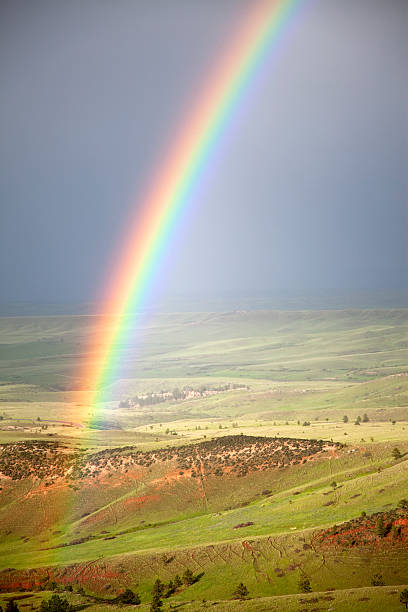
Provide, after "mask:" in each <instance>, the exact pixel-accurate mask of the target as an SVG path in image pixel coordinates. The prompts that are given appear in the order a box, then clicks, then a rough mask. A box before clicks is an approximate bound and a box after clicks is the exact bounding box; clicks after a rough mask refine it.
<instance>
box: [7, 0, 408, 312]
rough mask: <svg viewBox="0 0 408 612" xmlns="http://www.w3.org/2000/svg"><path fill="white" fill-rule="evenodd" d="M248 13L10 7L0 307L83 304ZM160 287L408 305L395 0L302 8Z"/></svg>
mask: <svg viewBox="0 0 408 612" xmlns="http://www.w3.org/2000/svg"><path fill="white" fill-rule="evenodd" d="M252 2H254V0H248V1H242V0H109V1H108V0H71V1H66V0H34V1H33V0H25V1H22V0H1V2H0V84H1V85H0V87H1V91H0V203H1V226H0V267H1V269H0V271H1V279H2V281H1V300H2V301H8V300H30V299H33V300H39V299H43V300H92V299H94V298H95V296H96V295H98V294H99V292H100V289H101V287H102V286H103V285H104V284H105V279H106V275H107V270H108V269H109V262H110V261H111V260H112V258H114V253H115V252H116V250H117V245H118V241H119V240H120V237H121V236H122V235H123V231H124V227H125V225H126V219H127V218H128V214H129V207H130V206H137V205H138V203H139V200H138V195H139V194H140V193H142V192H143V188H144V185H145V184H146V181H147V179H148V177H149V175H150V173H151V172H152V169H153V168H154V167H155V164H156V163H157V160H158V159H159V158H160V156H161V154H162V151H163V147H164V144H165V142H167V140H168V139H169V138H170V136H171V135H172V134H173V133H174V130H175V128H176V126H177V124H178V123H179V120H180V117H181V116H182V113H183V112H184V111H185V110H186V105H187V103H188V100H189V99H191V97H192V93H193V92H194V91H196V90H197V89H199V88H200V87H201V86H202V84H203V83H204V82H205V79H206V76H207V75H208V74H209V71H210V70H211V66H213V65H215V64H216V63H217V60H218V58H219V57H220V54H221V53H222V49H223V45H225V43H226V41H227V40H228V37H230V36H231V34H232V32H233V30H234V25H235V24H236V23H237V20H238V19H239V18H240V16H241V15H243V14H245V10H247V8H248V7H249V5H250V4H251V3H252ZM299 7H300V8H299V10H298V14H297V15H296V18H295V19H294V21H293V23H292V25H291V27H289V28H288V29H287V31H286V32H285V34H284V36H283V39H282V42H281V43H280V45H279V52H278V53H272V54H271V56H270V58H269V60H268V62H267V63H266V64H265V66H264V68H263V70H262V72H261V80H260V82H258V83H257V84H256V87H255V86H254V87H253V89H252V90H251V91H249V92H247V93H248V95H247V96H246V98H245V100H244V101H243V104H242V107H241V109H240V112H239V113H238V114H237V117H236V120H235V122H234V123H233V125H232V126H231V129H229V130H228V132H227V134H226V135H225V138H224V140H223V146H222V150H221V152H220V154H219V155H217V157H216V162H215V163H214V164H213V166H212V168H211V173H210V175H209V177H208V180H207V181H206V182H205V185H204V186H203V187H202V188H201V190H200V191H199V193H198V194H197V196H196V197H195V199H194V200H193V201H191V202H190V204H189V209H188V214H186V215H185V218H184V219H183V221H182V223H181V224H180V225H179V227H178V230H177V232H176V235H175V237H174V239H173V240H172V241H171V243H170V245H169V248H168V250H167V252H166V258H165V261H164V262H163V265H162V268H161V272H160V274H159V276H158V279H157V282H158V283H159V284H160V285H161V286H163V288H164V289H165V291H166V292H168V293H169V294H174V293H190V294H194V293H200V292H206V293H207V294H209V295H210V294H212V295H216V294H217V293H218V292H220V291H223V290H224V289H225V288H228V289H230V290H235V291H237V292H242V293H245V294H250V293H251V292H254V293H255V292H256V293H257V294H258V295H259V293H262V292H265V293H268V292H270V291H276V290H279V289H283V288H284V289H293V290H296V291H303V290H305V291H306V290H307V291H311V290H313V289H315V288H351V289H370V288H390V289H391V288H399V287H406V286H407V271H408V253H407V250H408V247H407V229H408V221H407V214H408V212H407V208H408V207H407V167H408V145H407V109H408V89H407V83H408V79H407V66H408V36H407V31H408V2H407V1H406V0H342V1H341V2H339V0H311V1H305V2H299Z"/></svg>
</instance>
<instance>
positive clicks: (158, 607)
mask: <svg viewBox="0 0 408 612" xmlns="http://www.w3.org/2000/svg"><path fill="white" fill-rule="evenodd" d="M162 610H163V602H162V600H161V599H160V595H157V594H156V595H154V596H153V600H152V603H151V604H150V612H162Z"/></svg>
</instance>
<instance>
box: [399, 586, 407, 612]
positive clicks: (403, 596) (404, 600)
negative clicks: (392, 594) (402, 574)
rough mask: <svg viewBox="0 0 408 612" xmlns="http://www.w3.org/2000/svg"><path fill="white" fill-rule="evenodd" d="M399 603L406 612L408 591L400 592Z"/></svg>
mask: <svg viewBox="0 0 408 612" xmlns="http://www.w3.org/2000/svg"><path fill="white" fill-rule="evenodd" d="M400 602H401V603H402V604H403V605H404V606H405V609H406V610H408V589H404V590H403V591H401V593H400Z"/></svg>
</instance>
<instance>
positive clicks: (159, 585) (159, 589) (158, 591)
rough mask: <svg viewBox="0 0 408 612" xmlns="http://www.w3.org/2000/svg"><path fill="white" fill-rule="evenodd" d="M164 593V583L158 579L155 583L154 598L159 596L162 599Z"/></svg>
mask: <svg viewBox="0 0 408 612" xmlns="http://www.w3.org/2000/svg"><path fill="white" fill-rule="evenodd" d="M163 591H164V584H163V583H162V581H161V580H160V578H156V581H155V583H154V585H153V589H152V595H153V597H154V596H155V595H158V596H159V598H160V597H161V596H162V595H163Z"/></svg>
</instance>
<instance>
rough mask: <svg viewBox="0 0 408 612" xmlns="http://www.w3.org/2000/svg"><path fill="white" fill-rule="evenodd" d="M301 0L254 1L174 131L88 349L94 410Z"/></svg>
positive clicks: (132, 223)
mask: <svg viewBox="0 0 408 612" xmlns="http://www.w3.org/2000/svg"><path fill="white" fill-rule="evenodd" d="M303 2H304V0H260V1H258V0H250V2H249V3H248V6H247V7H246V11H245V13H244V15H243V19H242V22H240V25H239V27H238V28H237V30H236V32H235V35H234V37H233V39H232V41H230V42H229V44H228V47H227V49H226V50H225V52H224V53H223V54H222V57H221V58H220V61H219V62H218V63H217V66H216V67H215V70H214V72H213V73H212V74H210V76H209V78H207V79H206V80H205V82H204V86H203V88H202V90H201V91H200V92H199V95H198V97H197V101H196V103H195V104H193V105H192V107H191V108H192V110H191V111H190V112H188V113H187V117H185V118H184V120H183V122H182V125H181V127H180V129H179V130H178V131H176V137H175V138H174V144H173V145H172V146H170V147H169V150H168V152H167V154H166V155H164V157H163V161H162V163H161V164H160V166H159V168H158V169H157V170H156V171H155V172H154V174H153V179H152V180H151V183H150V185H149V187H148V189H147V190H146V194H145V196H144V197H143V198H142V201H141V202H140V204H141V206H140V205H139V206H138V207H137V208H138V213H137V215H136V217H135V218H133V219H130V221H129V223H128V227H130V231H129V232H128V235H127V236H126V237H125V240H122V244H123V247H122V249H121V252H120V253H119V256H118V259H117V265H116V267H115V268H114V269H113V274H112V275H111V280H110V282H109V284H108V287H107V289H106V292H105V294H104V295H105V297H104V298H103V300H102V303H103V305H104V310H105V311H106V312H107V313H108V314H109V315H110V316H109V323H108V324H105V325H103V326H102V327H101V331H100V332H96V334H95V336H96V337H95V339H94V340H93V341H92V342H91V344H90V346H89V351H88V352H87V354H88V355H89V357H88V358H87V360H86V361H87V366H86V368H85V372H83V373H82V374H83V376H82V378H83V379H85V380H86V381H87V388H88V389H89V391H90V392H91V402H90V404H91V406H96V405H98V403H100V402H101V401H102V400H103V394H104V389H105V388H106V386H107V385H109V384H110V383H111V382H113V380H114V379H115V375H116V374H117V371H118V367H119V363H120V350H119V348H120V347H122V346H124V345H125V340H126V338H127V335H128V333H129V320H130V321H132V320H133V321H134V320H135V317H137V316H138V314H137V312H138V310H139V312H140V307H141V305H142V303H143V300H144V299H145V298H146V295H147V294H148V290H149V284H150V282H151V281H152V279H154V277H155V272H156V269H157V268H158V266H159V264H160V262H161V260H162V256H163V253H164V252H165V249H166V246H167V244H168V243H169V240H170V238H171V237H172V235H173V234H174V230H175V228H176V227H177V225H178V224H179V222H180V218H181V215H182V214H183V212H184V211H185V209H186V207H187V205H188V204H189V203H190V201H191V199H192V196H193V192H194V190H195V189H197V188H198V186H199V184H200V182H201V180H202V176H203V173H204V172H205V170H207V169H208V166H209V162H210V160H211V158H212V157H214V156H215V153H216V152H217V151H218V150H219V146H220V144H221V139H222V137H223V135H224V134H225V131H226V128H227V126H228V124H229V123H230V122H231V120H232V118H233V116H234V112H235V111H236V110H237V109H238V108H239V107H240V105H241V104H242V102H243V99H244V98H245V95H246V94H247V92H249V90H250V89H251V85H252V83H253V81H254V80H255V77H256V76H257V74H259V72H260V69H261V68H263V67H264V66H265V64H266V62H267V59H268V58H269V57H270V56H271V53H272V51H273V50H274V49H275V48H276V45H277V43H278V41H279V40H280V38H281V35H282V33H284V31H285V29H286V27H287V24H288V23H289V21H290V20H291V18H292V16H293V15H294V13H295V9H296V8H297V7H298V6H299V5H300V4H301V3H303Z"/></svg>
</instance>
